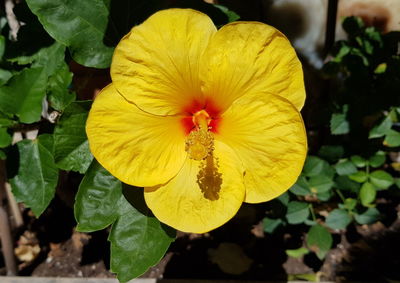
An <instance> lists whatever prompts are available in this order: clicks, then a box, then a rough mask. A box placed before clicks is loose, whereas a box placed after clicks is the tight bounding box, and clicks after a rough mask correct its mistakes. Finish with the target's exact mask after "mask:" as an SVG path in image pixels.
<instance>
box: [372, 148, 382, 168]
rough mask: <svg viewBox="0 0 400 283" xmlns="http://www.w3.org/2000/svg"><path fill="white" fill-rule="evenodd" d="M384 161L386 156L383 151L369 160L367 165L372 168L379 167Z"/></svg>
mask: <svg viewBox="0 0 400 283" xmlns="http://www.w3.org/2000/svg"><path fill="white" fill-rule="evenodd" d="M385 161H386V155H385V153H384V152H383V151H378V152H377V153H375V154H374V155H373V156H371V157H370V158H369V165H371V166H372V167H373V168H378V167H381V166H382V165H383V164H384V163H385Z"/></svg>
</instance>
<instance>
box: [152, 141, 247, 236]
mask: <svg viewBox="0 0 400 283" xmlns="http://www.w3.org/2000/svg"><path fill="white" fill-rule="evenodd" d="M244 194H245V188H244V185H243V170H242V167H241V163H240V160H238V158H237V157H236V156H235V154H234V153H233V151H232V149H230V148H229V147H228V146H226V145H224V144H223V143H220V142H216V143H215V150H214V153H213V157H208V158H207V159H206V160H204V161H196V160H193V159H189V158H188V159H187V160H186V161H185V164H184V165H183V167H182V169H181V171H180V172H179V173H178V175H176V177H175V178H173V179H172V180H171V181H169V182H168V183H167V184H165V185H164V186H161V187H159V188H146V189H145V200H146V203H147V205H148V206H149V208H150V209H151V210H152V211H153V213H154V215H155V216H156V217H157V218H158V219H159V220H160V221H162V222H164V223H166V224H168V225H170V226H172V227H174V228H176V229H178V230H180V231H184V232H192V233H205V232H208V231H210V230H212V229H215V228H217V227H219V226H221V225H223V224H224V223H225V222H227V221H228V220H229V219H231V218H232V217H233V216H234V215H235V214H236V212H237V211H238V209H239V207H240V205H241V204H242V202H243V199H244Z"/></svg>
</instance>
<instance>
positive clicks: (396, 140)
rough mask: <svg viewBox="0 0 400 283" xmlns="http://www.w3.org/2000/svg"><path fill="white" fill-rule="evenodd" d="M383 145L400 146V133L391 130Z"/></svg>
mask: <svg viewBox="0 0 400 283" xmlns="http://www.w3.org/2000/svg"><path fill="white" fill-rule="evenodd" d="M383 144H384V145H385V146H389V147H396V146H400V133H399V132H398V131H395V130H389V132H388V133H387V134H386V136H385V140H384V141H383Z"/></svg>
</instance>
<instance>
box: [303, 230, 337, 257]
mask: <svg viewBox="0 0 400 283" xmlns="http://www.w3.org/2000/svg"><path fill="white" fill-rule="evenodd" d="M332 243H333V239H332V235H331V234H330V233H329V232H328V230H327V229H326V228H325V227H323V226H321V225H319V224H317V225H314V226H312V227H311V228H310V230H309V231H308V233H307V246H308V248H309V249H310V250H312V251H313V252H315V253H316V254H317V256H318V258H319V259H320V260H322V259H324V257H325V256H326V254H327V253H328V251H329V249H330V248H331V247H332Z"/></svg>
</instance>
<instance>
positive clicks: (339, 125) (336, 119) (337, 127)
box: [330, 113, 350, 135]
mask: <svg viewBox="0 0 400 283" xmlns="http://www.w3.org/2000/svg"><path fill="white" fill-rule="evenodd" d="M330 125H331V134H332V135H344V134H347V133H348V132H349V130H350V125H349V122H348V121H347V115H346V114H343V113H334V114H332V118H331V124H330Z"/></svg>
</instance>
